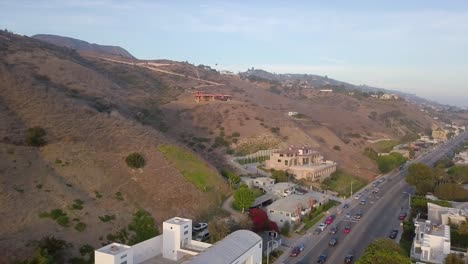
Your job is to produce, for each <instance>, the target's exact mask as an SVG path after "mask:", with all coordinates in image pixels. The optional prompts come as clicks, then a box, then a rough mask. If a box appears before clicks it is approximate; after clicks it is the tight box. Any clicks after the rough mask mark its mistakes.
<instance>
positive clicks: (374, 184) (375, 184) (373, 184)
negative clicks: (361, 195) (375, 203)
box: [372, 181, 380, 187]
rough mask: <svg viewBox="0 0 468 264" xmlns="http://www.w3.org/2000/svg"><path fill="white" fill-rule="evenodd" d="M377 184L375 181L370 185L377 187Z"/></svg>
mask: <svg viewBox="0 0 468 264" xmlns="http://www.w3.org/2000/svg"><path fill="white" fill-rule="evenodd" d="M379 184H380V182H378V181H376V182H374V183H372V186H373V187H377V186H378V185H379Z"/></svg>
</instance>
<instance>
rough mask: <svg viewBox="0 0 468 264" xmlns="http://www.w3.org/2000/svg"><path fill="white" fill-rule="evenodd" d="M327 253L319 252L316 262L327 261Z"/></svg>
mask: <svg viewBox="0 0 468 264" xmlns="http://www.w3.org/2000/svg"><path fill="white" fill-rule="evenodd" d="M327 258H328V255H327V254H320V256H319V257H318V259H317V263H320V264H322V263H325V261H327Z"/></svg>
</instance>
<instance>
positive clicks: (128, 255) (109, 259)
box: [94, 248, 137, 264]
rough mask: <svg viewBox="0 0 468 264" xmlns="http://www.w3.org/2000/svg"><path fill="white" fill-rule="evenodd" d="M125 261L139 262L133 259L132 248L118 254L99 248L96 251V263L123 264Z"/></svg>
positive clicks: (129, 263)
mask: <svg viewBox="0 0 468 264" xmlns="http://www.w3.org/2000/svg"><path fill="white" fill-rule="evenodd" d="M123 261H127V264H133V263H137V262H134V261H133V249H132V248H129V249H127V250H125V251H123V252H120V253H119V254H116V255H113V254H108V253H103V252H100V251H97V250H95V251H94V263H96V264H121V263H122V262H123Z"/></svg>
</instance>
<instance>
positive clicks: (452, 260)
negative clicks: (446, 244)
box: [444, 253, 465, 264]
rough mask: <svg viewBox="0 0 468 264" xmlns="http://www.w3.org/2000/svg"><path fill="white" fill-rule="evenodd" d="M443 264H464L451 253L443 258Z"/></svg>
mask: <svg viewBox="0 0 468 264" xmlns="http://www.w3.org/2000/svg"><path fill="white" fill-rule="evenodd" d="M444 263H445V264H464V263H465V261H463V259H461V258H460V257H459V256H458V255H457V254H454V253H451V254H448V255H447V257H445V262H444Z"/></svg>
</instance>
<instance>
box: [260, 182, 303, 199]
mask: <svg viewBox="0 0 468 264" xmlns="http://www.w3.org/2000/svg"><path fill="white" fill-rule="evenodd" d="M267 192H268V193H271V194H273V195H275V196H277V197H278V198H282V197H286V196H289V195H291V194H294V193H295V192H296V184H294V183H290V182H279V183H276V184H273V185H271V186H270V187H268V188H267Z"/></svg>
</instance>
